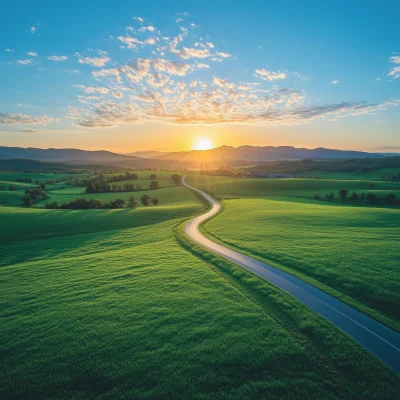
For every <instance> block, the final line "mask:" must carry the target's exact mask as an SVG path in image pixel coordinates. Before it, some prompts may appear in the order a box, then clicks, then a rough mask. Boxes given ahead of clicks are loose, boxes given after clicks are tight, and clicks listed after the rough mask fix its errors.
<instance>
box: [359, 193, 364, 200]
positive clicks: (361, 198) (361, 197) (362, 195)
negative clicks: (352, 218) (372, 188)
mask: <svg viewBox="0 0 400 400" xmlns="http://www.w3.org/2000/svg"><path fill="white" fill-rule="evenodd" d="M360 200H361V201H364V200H365V193H361V195H360Z"/></svg>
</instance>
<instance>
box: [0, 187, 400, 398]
mask: <svg viewBox="0 0 400 400" xmlns="http://www.w3.org/2000/svg"><path fill="white" fill-rule="evenodd" d="M167 191H168V192H169V195H168V196H169V200H167V195H165V197H163V196H162V194H161V193H162V192H165V193H166V192H167ZM157 192H159V193H160V195H159V197H160V199H161V200H162V199H163V198H164V199H165V201H164V202H163V203H164V205H163V206H158V207H139V208H137V209H133V210H132V209H123V210H82V211H70V210H46V209H26V208H22V207H2V208H0V220H1V221H2V224H1V230H0V235H1V236H0V252H1V254H2V257H1V259H0V268H1V278H0V279H1V287H2V290H1V292H0V319H1V321H2V322H1V324H0V337H1V346H0V356H1V360H2V362H1V367H0V372H1V374H0V397H1V398H7V399H44V400H46V399H72V398H73V399H132V398H135V399H161V398H175V399H188V398H193V399H205V398H207V399H210V398H215V399H238V398H241V399H254V398H265V397H268V398H269V399H281V398H282V397H285V398H287V399H304V398H305V397H307V398H309V399H354V398H360V397H361V396H364V398H370V399H389V398H395V396H396V395H397V393H398V390H399V389H400V387H399V382H398V379H397V377H396V376H395V374H394V373H393V372H391V371H390V370H388V369H387V368H386V367H385V366H383V365H382V364H381V363H379V362H377V360H376V359H375V358H374V357H373V356H371V355H370V354H368V353H367V352H366V351H365V350H364V349H362V348H361V347H360V346H358V345H357V344H355V343H354V342H353V341H351V340H349V339H348V337H347V336H345V335H344V334H342V333H341V332H340V331H338V330H337V329H335V328H334V327H332V326H331V325H330V324H329V323H327V322H326V321H325V320H323V319H322V318H320V317H319V316H318V315H316V314H315V313H313V312H312V311H310V310H308V309H307V308H306V307H303V306H302V305H301V304H300V303H298V302H297V301H295V300H294V299H292V298H291V297H290V296H288V295H286V294H284V293H283V292H281V291H279V290H277V289H275V288H274V287H272V286H270V285H268V284H267V283H266V282H263V281H262V280H260V279H258V278H255V277H254V276H252V275H250V274H248V273H246V272H243V271H242V270H241V269H240V268H237V269H235V267H232V268H233V269H232V270H231V271H230V273H228V272H227V271H226V270H225V269H224V268H222V267H221V266H222V264H221V263H219V262H218V261H216V262H215V260H213V258H210V259H203V258H198V257H196V256H195V255H193V254H192V253H191V252H189V251H187V250H186V249H185V248H183V247H181V246H180V245H179V244H178V242H177V240H176V237H175V234H174V232H176V231H177V225H178V224H180V222H181V221H182V218H185V217H187V216H189V215H193V213H195V212H197V211H199V210H200V209H201V208H202V205H201V203H200V202H199V201H198V199H197V197H196V196H194V195H193V194H192V193H191V192H190V191H188V190H186V189H185V188H183V187H173V188H167V189H159V190H157ZM174 199H175V200H174ZM371 377H373V379H371Z"/></svg>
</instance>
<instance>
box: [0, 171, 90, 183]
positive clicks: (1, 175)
mask: <svg viewBox="0 0 400 400" xmlns="http://www.w3.org/2000/svg"><path fill="white" fill-rule="evenodd" d="M86 175H87V174H64V173H59V174H57V173H51V172H43V173H40V172H2V171H0V180H4V181H15V180H16V179H18V178H23V179H27V178H31V179H32V181H33V182H34V181H36V180H39V181H40V182H44V181H47V180H54V181H56V180H59V179H66V178H68V177H70V176H71V177H73V178H81V177H84V176H86Z"/></svg>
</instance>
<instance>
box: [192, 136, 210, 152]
mask: <svg viewBox="0 0 400 400" xmlns="http://www.w3.org/2000/svg"><path fill="white" fill-rule="evenodd" d="M212 148H213V144H212V143H211V140H210V139H207V138H201V139H198V140H197V142H196V144H195V145H194V147H193V150H210V149H212Z"/></svg>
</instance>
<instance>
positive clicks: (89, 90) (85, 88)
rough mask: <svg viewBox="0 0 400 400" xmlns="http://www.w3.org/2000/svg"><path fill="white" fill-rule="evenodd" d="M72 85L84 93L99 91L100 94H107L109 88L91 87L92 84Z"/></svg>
mask: <svg viewBox="0 0 400 400" xmlns="http://www.w3.org/2000/svg"><path fill="white" fill-rule="evenodd" d="M74 87H76V88H78V89H82V90H83V91H84V92H85V93H88V94H91V93H101V94H107V93H108V92H109V89H107V88H105V87H101V86H100V87H99V86H96V87H92V86H89V87H88V86H85V85H74Z"/></svg>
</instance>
